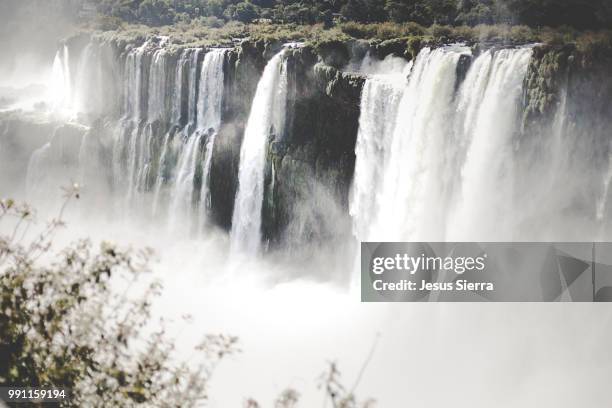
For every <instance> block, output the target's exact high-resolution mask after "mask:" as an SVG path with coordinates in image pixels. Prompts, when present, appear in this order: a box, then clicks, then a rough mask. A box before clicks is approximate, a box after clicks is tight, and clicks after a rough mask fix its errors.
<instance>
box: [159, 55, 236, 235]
mask: <svg viewBox="0 0 612 408" xmlns="http://www.w3.org/2000/svg"><path fill="white" fill-rule="evenodd" d="M226 51H227V50H226V49H215V50H211V51H209V52H207V53H206V55H205V56H204V61H203V62H202V68H201V72H200V73H199V74H197V75H196V73H195V70H194V69H195V67H196V66H197V62H198V56H199V52H198V51H196V52H194V56H192V60H191V64H192V65H191V67H190V75H189V77H190V93H189V100H190V102H189V112H190V114H191V112H192V111H193V112H195V114H196V116H195V117H193V118H192V119H190V120H189V124H188V128H190V129H191V128H194V127H195V131H194V132H193V133H192V134H188V135H187V138H186V141H185V143H184V145H183V146H182V148H181V152H180V154H179V159H178V166H177V173H176V174H177V175H176V181H175V184H174V188H173V192H172V203H171V205H170V223H171V225H172V224H176V223H181V221H178V220H179V219H181V218H184V216H185V215H187V216H188V217H187V218H189V216H191V215H192V214H193V210H196V216H195V218H200V217H201V216H202V212H204V211H206V201H207V200H208V191H209V189H208V183H209V174H210V166H211V162H212V160H211V159H212V157H211V156H212V149H213V146H214V139H215V136H216V133H217V132H218V130H219V128H220V126H221V107H222V102H223V87H224V74H223V62H224V57H225V53H226ZM198 77H199V80H198V81H197V84H198V85H197V86H194V85H195V83H194V82H192V81H196V78H198ZM192 89H194V90H193V91H191V90H192ZM194 109H195V110H194ZM204 141H205V143H203V142H204ZM203 144H204V146H203V147H204V149H202V145H203ZM166 148H167V147H166V146H164V149H166ZM202 150H203V151H202ZM166 154H167V153H166ZM198 174H199V175H200V183H201V184H200V189H199V190H196V179H197V176H198ZM198 208H199V210H198ZM186 223H187V224H189V222H188V220H187V221H186ZM202 223H203V222H202ZM174 227H176V226H173V228H174Z"/></svg>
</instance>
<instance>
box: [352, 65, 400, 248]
mask: <svg viewBox="0 0 612 408" xmlns="http://www.w3.org/2000/svg"><path fill="white" fill-rule="evenodd" d="M405 86H406V84H405V79H404V78H403V75H401V74H400V75H397V74H396V75H372V76H371V77H369V78H368V79H367V80H366V82H365V84H364V87H363V91H362V93H361V115H360V118H359V132H358V135H357V144H356V146H355V155H356V156H357V158H358V159H357V161H356V163H355V176H354V183H353V186H352V189H351V202H350V214H351V217H352V218H353V231H354V233H355V235H356V236H357V237H361V238H363V239H366V237H369V236H370V231H369V228H370V223H369V220H370V216H371V214H377V213H378V212H379V211H380V206H381V202H382V197H380V196H379V194H377V192H376V191H373V190H372V186H377V185H380V184H381V183H382V182H383V178H384V166H385V163H387V160H388V156H389V153H390V149H391V146H390V143H391V140H392V139H393V131H394V130H395V122H396V120H397V114H398V108H399V102H400V100H401V97H402V94H403V91H404V88H405Z"/></svg>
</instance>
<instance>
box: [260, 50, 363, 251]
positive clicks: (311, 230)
mask: <svg viewBox="0 0 612 408" xmlns="http://www.w3.org/2000/svg"><path fill="white" fill-rule="evenodd" d="M289 58H290V59H289V66H288V68H289V75H290V76H289V83H290V84H291V87H290V92H289V98H288V104H287V111H288V115H287V125H286V126H287V128H286V129H285V134H284V136H283V137H282V138H276V137H273V138H272V139H271V140H270V143H269V148H268V160H267V169H266V190H265V198H264V207H263V227H262V228H263V236H264V240H265V241H268V242H269V243H270V244H271V245H272V246H274V245H276V244H279V243H280V242H281V240H282V241H285V242H293V243H299V242H309V241H311V240H312V239H314V238H315V237H316V238H318V239H324V238H326V237H328V236H329V237H331V236H332V235H333V231H332V229H333V228H331V227H332V226H331V225H330V224H332V223H335V222H337V221H338V220H330V219H328V217H329V216H330V215H331V214H333V213H334V211H332V209H331V208H329V205H330V204H331V203H333V204H331V205H336V206H339V207H341V208H343V209H344V210H345V211H343V213H344V214H348V210H347V209H348V194H349V188H350V183H351V180H352V177H353V170H354V165H355V154H354V151H355V143H356V140H357V132H358V124H359V100H360V95H361V89H362V87H363V83H364V81H365V78H363V77H361V76H359V75H355V74H348V73H343V72H340V71H337V70H336V69H334V68H332V67H329V66H327V65H322V64H318V63H317V61H318V58H317V55H316V54H315V53H314V51H313V50H311V49H309V48H302V49H298V50H295V51H294V52H293V53H292V54H291V55H290V57H289ZM287 235H290V236H287Z"/></svg>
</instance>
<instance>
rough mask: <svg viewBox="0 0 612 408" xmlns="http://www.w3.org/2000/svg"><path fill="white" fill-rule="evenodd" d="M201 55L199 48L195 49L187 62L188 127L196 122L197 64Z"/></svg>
mask: <svg viewBox="0 0 612 408" xmlns="http://www.w3.org/2000/svg"><path fill="white" fill-rule="evenodd" d="M201 53H202V49H201V48H197V49H195V50H194V51H193V52H192V53H191V60H190V61H189V98H188V102H187V118H188V121H189V126H190V127H193V126H195V125H196V121H197V113H198V109H197V104H198V81H199V79H200V75H199V74H200V73H199V72H198V62H199V58H200V54H201Z"/></svg>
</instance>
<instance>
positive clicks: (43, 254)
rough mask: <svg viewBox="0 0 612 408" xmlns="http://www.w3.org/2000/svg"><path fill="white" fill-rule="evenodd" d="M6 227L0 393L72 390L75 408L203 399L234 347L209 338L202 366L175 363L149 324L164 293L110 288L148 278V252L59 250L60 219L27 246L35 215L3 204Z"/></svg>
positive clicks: (0, 242)
mask: <svg viewBox="0 0 612 408" xmlns="http://www.w3.org/2000/svg"><path fill="white" fill-rule="evenodd" d="M70 194H71V196H72V195H73V194H74V193H70ZM75 196H77V197H78V195H76V194H75ZM60 217H61V213H60ZM0 223H3V225H2V226H3V227H5V230H8V231H11V232H10V233H8V234H5V235H0V305H1V307H0V386H16V387H44V388H63V389H67V390H69V392H70V397H69V401H68V402H67V403H65V404H63V405H66V406H75V407H86V406H89V407H94V406H113V407H135V406H146V407H184V406H190V407H191V406H196V405H198V404H200V403H201V402H202V401H203V400H205V399H206V397H207V393H206V384H207V383H208V381H209V379H210V376H211V374H212V372H213V370H214V367H215V366H216V364H217V363H218V362H219V361H220V360H221V359H222V358H224V357H225V356H226V355H228V354H230V353H232V352H234V351H235V343H236V339H235V338H233V337H228V336H207V337H206V338H205V339H204V341H203V342H202V343H201V344H200V345H199V346H197V348H196V358H195V361H192V362H190V364H187V363H181V362H180V361H176V358H175V356H174V353H173V344H172V341H170V340H169V338H168V337H167V336H166V334H165V332H164V328H163V327H161V326H157V327H159V328H158V329H155V330H154V328H153V327H151V326H150V323H151V303H152V299H153V297H155V296H156V295H157V294H159V292H160V290H161V287H160V285H159V284H158V283H156V282H152V283H150V284H148V285H145V286H146V289H145V290H144V293H143V294H142V295H141V296H140V297H139V298H137V299H134V298H133V297H128V296H127V295H120V294H118V291H117V290H116V288H115V289H113V285H116V284H123V285H125V287H130V285H132V284H133V283H134V282H136V281H137V280H139V279H142V278H141V275H142V274H143V273H144V272H146V271H147V269H148V260H149V258H150V255H151V252H150V250H143V251H132V250H123V249H121V248H118V247H116V246H115V245H112V244H110V243H102V244H101V245H100V247H99V248H96V247H94V246H93V245H92V244H91V242H89V241H86V240H84V241H79V242H77V243H75V244H73V245H70V246H68V247H66V248H63V249H61V250H57V249H56V248H55V247H54V245H53V238H54V236H55V232H56V230H57V229H58V228H60V227H62V225H63V223H62V221H61V218H60V219H59V220H54V221H52V222H51V223H49V224H48V226H47V227H46V228H44V229H43V230H42V232H41V233H40V234H37V235H34V237H33V238H24V235H25V234H26V231H27V229H28V227H30V226H31V225H32V224H33V223H34V221H33V216H32V211H31V210H30V209H29V208H28V207H27V206H23V205H17V204H16V203H15V202H14V201H12V200H1V201H0ZM6 228H8V229H6ZM24 240H25V241H24ZM22 242H23V243H22ZM145 332H149V334H148V335H145V334H144V333H145ZM194 362H195V363H196V364H193V363H194Z"/></svg>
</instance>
